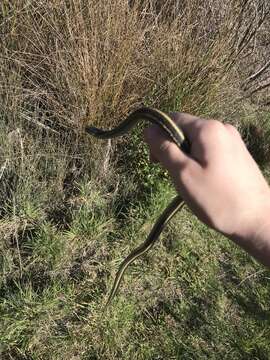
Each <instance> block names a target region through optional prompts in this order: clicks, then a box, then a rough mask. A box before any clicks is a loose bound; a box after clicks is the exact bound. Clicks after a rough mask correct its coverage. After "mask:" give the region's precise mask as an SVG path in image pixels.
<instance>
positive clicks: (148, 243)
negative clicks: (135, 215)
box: [85, 107, 189, 306]
mask: <svg viewBox="0 0 270 360" xmlns="http://www.w3.org/2000/svg"><path fill="white" fill-rule="evenodd" d="M140 121H149V122H151V123H153V124H157V125H159V126H160V127H161V128H162V129H163V130H164V131H165V132H166V134H167V135H168V136H169V137H170V139H171V140H172V141H174V142H175V143H176V145H177V146H178V147H179V148H180V149H181V150H183V151H184V152H186V153H188V152H189V143H188V141H187V139H186V138H185V136H184V134H183V132H182V130H181V129H180V128H179V127H178V126H177V125H176V124H175V123H174V122H173V120H172V119H171V118H170V117H169V116H168V115H167V114H165V113H164V112H162V111H160V110H157V109H153V108H148V107H142V108H139V109H137V110H135V111H133V112H132V113H131V114H130V115H129V116H128V117H127V118H126V119H125V120H124V121H123V122H121V123H120V124H119V125H118V126H117V127H115V128H113V129H111V130H103V129H98V128H96V127H92V126H91V127H86V128H85V130H86V132H87V133H88V134H90V135H93V136H95V137H97V138H99V139H111V138H114V137H118V136H122V135H124V134H126V133H127V132H128V131H130V130H131V129H132V128H133V127H134V126H136V125H137V123H138V122H140ZM183 205H184V202H183V200H182V198H181V197H180V195H177V196H176V197H175V198H174V199H173V200H172V201H171V202H170V204H169V205H168V206H167V207H166V209H165V210H164V211H163V213H162V214H161V215H160V216H159V218H158V219H157V221H156V223H155V224H154V226H153V228H152V230H151V232H150V234H149V235H148V237H147V239H146V240H145V241H144V242H143V243H142V244H141V245H140V246H138V247H137V248H136V249H135V250H133V251H132V252H131V253H130V254H129V255H128V256H127V257H126V258H125V259H124V260H123V262H122V263H121V264H120V267H119V269H118V272H117V274H116V277H115V280H114V284H113V287H112V290H111V292H110V295H109V297H108V300H107V304H106V306H107V305H108V304H110V303H111V301H112V299H113V298H114V296H115V294H116V293H117V290H118V288H119V286H120V282H121V280H122V278H123V275H124V273H125V271H126V269H127V267H128V266H129V265H130V264H131V263H132V262H133V261H134V260H135V259H137V258H138V257H139V256H141V255H143V254H145V253H146V252H147V251H148V250H150V249H151V248H152V246H153V245H154V243H155V242H156V241H157V239H158V237H159V235H160V234H161V232H162V230H163V228H164V226H165V225H166V224H167V223H168V222H169V221H170V219H171V218H172V217H173V216H174V215H175V214H176V213H177V211H179V210H180V209H181V208H182V206H183Z"/></svg>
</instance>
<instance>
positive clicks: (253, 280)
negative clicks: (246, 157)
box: [0, 0, 270, 360]
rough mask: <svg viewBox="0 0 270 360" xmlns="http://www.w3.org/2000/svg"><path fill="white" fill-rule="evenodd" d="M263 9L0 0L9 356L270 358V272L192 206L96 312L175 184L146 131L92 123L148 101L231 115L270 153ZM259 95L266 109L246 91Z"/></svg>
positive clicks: (3, 299)
mask: <svg viewBox="0 0 270 360" xmlns="http://www.w3.org/2000/svg"><path fill="white" fill-rule="evenodd" d="M268 11H269V5H268V4H267V1H264V0H237V1H233V2H232V1H229V0H225V1H221V0H209V1H207V2H205V1H202V0H192V1H178V0H177V1H172V0H166V1H164V2H160V1H154V0H141V1H136V0H133V1H127V0H115V1H112V2H108V1H103V0H101V1H100V0H91V1H90V0H72V1H65V0H54V1H47V2H46V1H41V0H35V1H21V0H14V1H8V0H4V1H2V2H1V4H0V33H1V37H2V38H1V40H2V41H1V42H0V143H1V146H0V234H1V240H0V315H1V316H0V318H1V320H0V356H2V358H3V359H4V360H6V359H10V360H11V359H16V360H17V359H18V360H19V359H51V358H53V359H67V358H72V359H97V358H103V359H120V358H132V359H135V358H137V359H162V358H171V359H174V358H202V359H203V358H206V357H207V358H213V359H214V358H220V357H221V356H223V357H224V354H226V356H227V357H226V358H227V359H235V358H239V359H245V360H246V359H252V358H262V359H264V358H266V357H264V356H267V355H265V354H267V353H268V351H269V345H268V338H267V336H268V334H269V329H268V328H267V326H265V325H264V324H262V322H261V320H262V319H264V320H265V323H267V324H268V323H269V321H268V320H267V319H266V314H267V311H268V310H269V304H268V299H269V296H268V295H269V291H268V287H267V276H268V274H266V272H264V271H262V272H260V270H259V269H258V266H257V265H256V264H254V263H253V262H251V260H249V259H247V258H246V257H245V256H244V255H243V254H242V253H241V252H237V251H236V250H235V249H233V248H232V247H231V246H230V245H228V244H227V243H224V239H221V238H217V240H213V238H214V237H215V235H214V234H213V232H211V231H209V230H207V229H206V228H205V227H203V226H202V225H201V224H199V223H198V221H197V220H196V219H194V218H192V217H191V214H190V213H189V212H188V211H186V212H184V213H183V217H180V219H179V218H178V225H176V224H175V226H173V227H172V228H171V229H170V230H168V232H167V233H166V235H167V237H166V239H165V238H164V239H163V243H162V244H161V246H160V248H159V249H158V250H156V251H155V252H154V253H153V254H154V256H153V259H157V262H155V261H154V260H153V259H152V256H151V255H152V254H151V255H149V256H148V257H146V258H145V261H144V262H143V266H140V264H141V263H140V264H139V266H138V265H137V266H136V265H135V266H134V268H133V273H132V272H131V275H130V278H129V279H132V281H131V282H132V284H131V285H132V286H131V285H130V282H128V281H127V282H126V283H125V284H124V285H123V288H122V296H123V297H121V296H120V297H119V299H120V300H119V303H118V304H117V303H116V304H115V306H114V307H113V308H112V309H111V312H110V313H109V314H107V315H104V317H103V318H101V316H100V308H101V305H102V304H103V303H104V294H105V293H106V291H107V290H108V288H109V286H110V284H111V280H112V278H111V274H113V273H114V271H115V270H116V268H117V265H118V263H119V262H120V260H121V259H122V257H123V256H124V255H125V254H126V253H128V252H129V251H130V250H131V248H133V247H134V246H135V244H137V242H138V241H142V240H143V239H144V238H145V236H146V233H147V232H148V230H149V227H150V225H151V223H152V222H153V220H154V218H156V216H157V215H158V211H160V209H161V208H163V207H164V206H165V205H166V204H167V199H168V197H169V196H170V195H171V192H170V191H169V190H168V186H167V184H166V182H164V183H163V182H161V183H160V182H159V180H157V178H156V177H155V176H154V177H151V176H152V174H154V175H156V174H157V171H156V170H155V169H153V168H150V167H149V165H148V162H147V160H146V158H147V155H146V154H145V150H142V149H141V148H140V147H139V146H138V142H140V141H139V140H140V139H141V137H139V136H138V134H136V135H135V137H134V138H132V139H133V140H131V138H130V140H129V142H128V144H127V143H125V144H124V146H122V147H115V144H114V143H113V144H112V145H106V146H104V143H103V142H102V143H101V144H96V143H95V142H94V141H93V140H92V139H89V138H88V137H87V136H85V134H84V131H83V127H84V125H85V124H86V123H95V124H96V125H100V126H104V127H109V126H113V125H114V124H115V123H117V122H118V121H120V119H121V118H122V117H123V116H125V115H126V114H127V113H128V112H129V111H130V110H131V109H133V108H136V107H137V106H139V105H140V104H141V103H144V104H145V105H150V106H155V107H159V108H161V109H163V110H167V111H170V110H181V111H186V112H191V113H196V114H198V115H202V116H211V117H214V116H225V115H227V116H230V118H229V121H231V122H233V123H235V124H236V125H237V126H238V127H239V128H240V130H242V131H243V134H244V135H245V137H246V139H247V141H248V142H249V145H250V147H251V149H253V150H254V149H255V150H256V151H257V152H256V154H257V160H258V162H260V161H261V162H263V163H264V164H266V163H268V161H269V155H268V152H269V138H270V128H269V125H267V123H268V124H269V117H266V116H265V114H264V113H263V112H262V108H261V107H260V104H261V103H263V105H264V106H265V105H266V104H267V101H268V100H267V96H268V95H267V94H266V93H265V91H268V87H264V89H258V87H262V86H264V82H265V81H268V80H267V79H268V72H269V67H268V63H267V61H268V55H269V52H268V51H269V43H268V37H269V36H268V34H269V20H268V14H269V13H268ZM261 69H262V70H261ZM256 87H257V90H256V91H255V92H254V91H253V90H254V89H256ZM261 90H263V91H264V92H261ZM255 93H256V94H260V99H257V98H256V99H255V100H254V96H253V95H254V94H255ZM265 94H266V95H265ZM249 95H252V99H251V100H252V101H253V102H256V106H255V105H254V104H253V103H252V102H250V100H247V99H246V100H245V102H243V101H240V99H243V97H245V98H247V97H248V96H249ZM259 110H260V113H258V111H259ZM243 115H245V119H243V120H241V119H240V120H239V118H241V116H243ZM254 134H255V135H254ZM256 134H259V135H258V136H257V135H256ZM256 140H257V141H256ZM119 149H121V152H122V154H121V159H120V160H119V158H120V156H119V155H118V153H117V151H116V150H119ZM131 153H132V155H130V154H131ZM123 159H124V161H123ZM125 159H129V161H130V162H131V164H129V165H130V166H129V167H127V166H126V162H127V160H125ZM121 161H122V162H121ZM119 163H121V166H120V167H119ZM115 164H117V167H115ZM132 167H133V168H136V169H135V172H134V174H133V175H132V174H130V168H132ZM136 171H137V173H139V174H140V175H141V176H142V179H140V181H141V182H142V183H143V185H144V182H145V183H147V184H148V185H149V184H150V188H151V191H149V192H148V193H147V194H146V196H145V197H142V194H141V189H142V188H141V187H140V185H141V184H139V186H138V185H137V182H138V178H137V175H136ZM149 175H151V176H150V177H151V179H152V180H151V181H150V180H149ZM153 178H154V180H153ZM148 189H149V186H148ZM158 209H159V210H158ZM179 226H180V228H181V234H182V235H183V239H184V240H183V241H178V242H177V240H175V239H177V233H179ZM127 239H129V242H127ZM205 240H206V241H205ZM208 240H209V241H208ZM175 241H176V243H175ZM175 244H176V245H175ZM209 244H211V248H210V245H209ZM198 259H199V260H198ZM198 261H199V262H198ZM147 266H148V268H147ZM151 269H153V272H151ZM148 270H149V271H148ZM198 274H199V276H198ZM134 279H138V280H137V282H135V281H134ZM127 280H128V278H127ZM243 283H244V284H247V285H248V288H247V289H246V288H244V287H243V286H242V284H243ZM235 284H238V285H237V286H235ZM239 288H240V289H239ZM125 298H127V299H128V300H127V301H126V302H125V301H124V299H125ZM179 299H180V300H181V301H179ZM250 302H251V303H252V302H253V303H254V307H253V308H252V306H251V305H250ZM253 310H254V314H255V315H254V316H253V317H252V316H251V315H250V312H251V311H253ZM232 324H233V325H232ZM267 324H266V325H267ZM268 325H269V324H268ZM257 334H260V335H259V336H257ZM235 339H236V340H235ZM213 354H214V355H213ZM215 354H218V355H217V357H215Z"/></svg>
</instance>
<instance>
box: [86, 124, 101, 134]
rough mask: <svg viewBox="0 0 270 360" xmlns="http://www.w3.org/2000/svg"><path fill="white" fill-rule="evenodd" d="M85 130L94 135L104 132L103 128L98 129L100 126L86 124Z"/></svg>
mask: <svg viewBox="0 0 270 360" xmlns="http://www.w3.org/2000/svg"><path fill="white" fill-rule="evenodd" d="M85 131H86V132H87V133H88V134H90V135H93V136H100V135H102V133H103V130H101V129H98V128H96V127H94V126H86V128H85Z"/></svg>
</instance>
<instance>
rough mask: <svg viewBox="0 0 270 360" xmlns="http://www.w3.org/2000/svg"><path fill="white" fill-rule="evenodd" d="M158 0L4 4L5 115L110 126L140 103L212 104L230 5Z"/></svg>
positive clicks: (56, 125)
mask: <svg viewBox="0 0 270 360" xmlns="http://www.w3.org/2000/svg"><path fill="white" fill-rule="evenodd" d="M240 3H241V2H240ZM160 4H161V2H159V1H149V0H147V1H146V0H145V1H133V4H132V3H131V2H128V1H126V0H116V1H113V2H107V1H97V0H95V1H93V0H91V1H90V0H84V1H63V0H55V1H53V2H44V1H31V2H28V1H21V0H15V1H13V2H12V4H11V3H10V2H4V3H2V5H1V6H2V19H3V20H2V31H1V32H2V33H4V41H3V42H2V43H1V45H0V47H1V49H0V50H1V53H2V56H1V73H0V82H1V93H2V101H1V102H2V103H1V108H2V109H4V112H5V116H8V117H9V118H10V117H11V118H13V119H14V118H16V119H17V118H22V119H24V120H27V121H28V122H29V121H32V122H33V121H34V122H35V124H37V125H40V126H42V125H41V124H43V125H46V126H49V127H50V128H53V129H56V130H59V129H64V128H67V127H69V128H72V129H79V128H80V127H81V126H82V125H83V121H82V119H87V122H90V121H91V122H92V121H93V122H98V123H104V126H105V125H106V126H108V125H111V124H113V123H114V122H115V121H118V120H119V119H120V117H121V116H123V115H125V114H126V113H127V112H128V111H129V110H130V109H131V108H133V107H136V106H138V104H140V103H141V102H147V104H149V105H154V106H161V107H164V106H167V107H174V108H176V107H181V109H184V110H185V111H192V112H198V111H203V109H204V108H205V107H206V106H208V105H212V104H213V102H214V101H215V100H216V99H215V97H216V94H217V92H218V89H219V87H220V86H221V84H222V83H224V74H225V73H226V64H227V62H228V61H229V59H228V56H229V55H230V51H229V44H230V43H231V41H232V37H233V35H234V34H233V32H232V31H231V30H232V26H231V25H230V23H231V22H233V17H234V16H235V9H236V10H237V7H236V5H231V4H230V1H224V2H220V1H218V0H212V1H210V2H207V4H205V2H204V1H201V0H194V1H192V2H185V1H184V2H180V1H177V2H173V1H165V2H162V5H160ZM238 11H239V10H238ZM3 14H4V15H3Z"/></svg>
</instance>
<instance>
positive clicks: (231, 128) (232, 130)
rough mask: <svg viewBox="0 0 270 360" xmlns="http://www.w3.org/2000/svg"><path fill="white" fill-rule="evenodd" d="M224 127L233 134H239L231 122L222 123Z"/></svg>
mask: <svg viewBox="0 0 270 360" xmlns="http://www.w3.org/2000/svg"><path fill="white" fill-rule="evenodd" d="M224 126H225V127H226V129H227V130H228V131H229V132H230V133H231V134H233V135H238V136H240V133H239V131H238V130H237V129H236V127H235V126H233V125H231V124H225V125H224Z"/></svg>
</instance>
